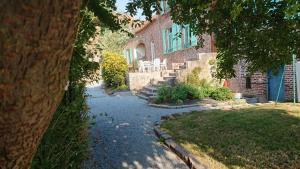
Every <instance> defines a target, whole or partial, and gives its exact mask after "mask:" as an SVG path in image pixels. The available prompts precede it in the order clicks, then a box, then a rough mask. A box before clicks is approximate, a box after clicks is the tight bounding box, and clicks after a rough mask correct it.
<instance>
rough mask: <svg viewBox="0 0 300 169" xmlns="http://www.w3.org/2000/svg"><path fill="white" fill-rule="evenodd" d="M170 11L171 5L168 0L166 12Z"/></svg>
mask: <svg viewBox="0 0 300 169" xmlns="http://www.w3.org/2000/svg"><path fill="white" fill-rule="evenodd" d="M169 11H170V6H169V4H168V1H166V12H169Z"/></svg>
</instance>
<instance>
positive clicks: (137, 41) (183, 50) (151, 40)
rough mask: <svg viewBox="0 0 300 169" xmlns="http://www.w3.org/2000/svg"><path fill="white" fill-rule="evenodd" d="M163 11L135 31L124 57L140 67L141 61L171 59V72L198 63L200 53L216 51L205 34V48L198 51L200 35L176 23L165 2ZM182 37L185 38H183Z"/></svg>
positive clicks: (168, 62)
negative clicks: (192, 61) (181, 64)
mask: <svg viewBox="0 0 300 169" xmlns="http://www.w3.org/2000/svg"><path fill="white" fill-rule="evenodd" d="M161 8H162V9H163V11H162V12H161V14H159V15H155V16H153V18H152V22H148V21H147V22H145V23H144V25H143V26H141V27H140V28H138V29H136V30H135V32H134V33H135V37H134V38H132V39H131V40H129V41H128V43H127V44H126V46H125V48H124V55H125V56H126V58H127V61H128V63H129V64H133V65H136V64H137V61H138V60H148V61H153V60H154V59H155V58H160V59H161V60H163V59H167V65H168V68H169V69H173V68H175V67H176V65H177V64H178V63H184V62H185V61H190V60H197V59H198V57H199V54H208V53H213V52H215V48H214V46H213V45H214V43H213V38H212V36H210V35H203V39H204V47H203V48H200V49H195V48H194V47H195V46H196V45H197V36H195V35H193V33H192V32H191V31H190V28H189V26H188V25H185V26H180V25H177V24H175V23H174V22H173V21H172V19H171V16H170V12H169V9H168V6H167V3H166V2H165V1H161ZM179 34H181V36H179Z"/></svg>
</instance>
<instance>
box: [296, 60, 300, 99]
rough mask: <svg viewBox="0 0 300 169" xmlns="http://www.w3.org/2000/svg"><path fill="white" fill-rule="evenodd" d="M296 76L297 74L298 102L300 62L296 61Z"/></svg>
mask: <svg viewBox="0 0 300 169" xmlns="http://www.w3.org/2000/svg"><path fill="white" fill-rule="evenodd" d="M296 76H297V93H298V102H300V62H297V63H296Z"/></svg>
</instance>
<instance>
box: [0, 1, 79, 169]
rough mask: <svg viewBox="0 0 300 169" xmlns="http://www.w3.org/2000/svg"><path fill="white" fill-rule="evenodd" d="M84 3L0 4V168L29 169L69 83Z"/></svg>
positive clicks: (7, 2)
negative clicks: (73, 52)
mask: <svg viewBox="0 0 300 169" xmlns="http://www.w3.org/2000/svg"><path fill="white" fill-rule="evenodd" d="M80 8H81V0H28V1H25V0H1V1H0V9H1V10H0V168H1V169H2V168H5V169H6V168H9V169H10V168H13V169H18V168H20V169H26V168H30V164H31V161H32V158H33V155H34V153H35V151H36V149H37V146H38V144H39V142H40V140H41V138H42V136H43V134H44V132H45V130H46V129H47V127H48V125H49V123H50V121H51V119H52V115H53V113H54V112H55V110H56V108H57V106H58V105H59V103H60V101H61V99H62V97H63V94H64V87H65V86H66V84H67V81H68V71H69V63H70V59H71V56H72V50H73V43H74V41H75V37H76V33H77V27H78V23H79V22H78V21H79V12H80Z"/></svg>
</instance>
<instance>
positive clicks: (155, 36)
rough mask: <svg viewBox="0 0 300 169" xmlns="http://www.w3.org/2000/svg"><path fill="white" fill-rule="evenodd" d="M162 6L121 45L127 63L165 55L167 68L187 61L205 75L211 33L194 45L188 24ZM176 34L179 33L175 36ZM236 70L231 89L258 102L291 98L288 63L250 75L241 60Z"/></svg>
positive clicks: (211, 53)
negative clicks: (176, 19) (275, 70)
mask: <svg viewBox="0 0 300 169" xmlns="http://www.w3.org/2000/svg"><path fill="white" fill-rule="evenodd" d="M161 8H162V11H161V13H160V14H159V15H155V16H153V19H152V22H148V21H147V22H145V23H144V24H143V25H142V26H141V27H139V28H138V29H136V30H135V32H134V34H135V36H134V38H132V39H130V40H129V41H128V43H127V44H126V46H125V47H124V55H125V57H126V58H127V61H128V63H129V64H131V65H133V66H134V67H137V66H138V65H137V63H138V61H139V60H143V61H145V60H147V61H153V60H154V59H156V58H159V59H160V60H161V61H162V60H164V59H166V60H167V67H168V69H170V70H173V69H178V67H179V66H180V65H183V64H185V65H190V66H188V69H192V68H194V67H195V66H200V67H201V69H202V70H203V74H202V75H200V76H202V77H205V78H206V74H210V73H211V72H210V70H209V69H210V68H211V66H209V60H211V59H215V57H216V52H217V51H216V48H215V46H214V39H213V36H211V35H208V34H205V35H202V38H203V39H204V45H203V47H202V48H198V49H196V48H195V46H196V45H197V36H195V35H194V34H193V33H192V32H191V30H190V28H189V25H185V26H180V25H177V24H175V23H174V22H173V21H172V19H171V16H170V12H169V7H168V5H167V3H166V1H161ZM179 34H181V36H178V35H179ZM195 63H196V64H195ZM191 65H192V66H191ZM235 70H236V77H235V78H234V79H229V80H227V81H228V84H227V86H228V87H229V88H231V89H232V90H233V91H234V92H236V93H243V95H245V96H249V97H250V96H254V97H256V98H258V101H259V102H265V101H275V100H277V98H278V99H279V101H286V100H292V98H293V81H292V79H293V76H292V74H293V72H292V66H291V65H287V66H284V67H282V68H281V69H280V71H279V73H278V74H276V75H275V74H273V73H272V71H269V72H268V73H266V74H264V73H259V72H257V73H254V74H253V75H251V76H249V75H248V74H247V73H246V66H245V64H244V63H242V62H240V63H239V64H237V65H236V66H235ZM183 74H184V73H183ZM207 77H211V75H209V76H207ZM299 86H300V85H298V87H299ZM279 89H281V90H279Z"/></svg>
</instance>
